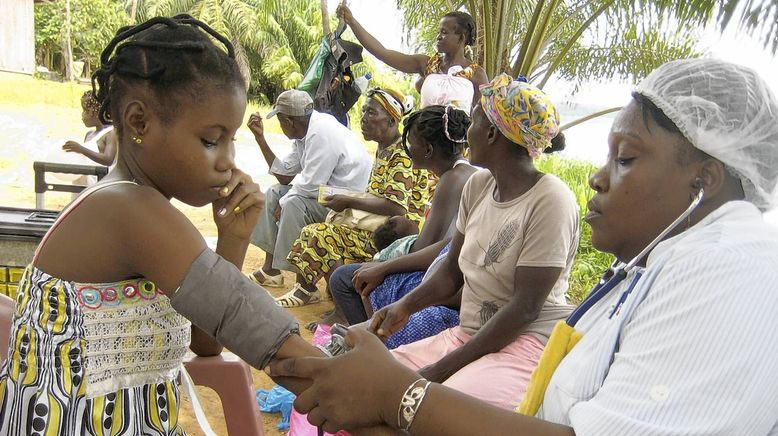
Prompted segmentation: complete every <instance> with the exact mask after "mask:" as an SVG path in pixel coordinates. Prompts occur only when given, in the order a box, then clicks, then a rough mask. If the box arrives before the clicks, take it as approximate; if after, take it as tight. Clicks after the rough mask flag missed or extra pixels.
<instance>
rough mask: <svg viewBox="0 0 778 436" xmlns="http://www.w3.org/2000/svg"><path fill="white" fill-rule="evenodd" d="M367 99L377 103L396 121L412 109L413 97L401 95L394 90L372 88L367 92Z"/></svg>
mask: <svg viewBox="0 0 778 436" xmlns="http://www.w3.org/2000/svg"><path fill="white" fill-rule="evenodd" d="M367 97H368V98H372V99H374V100H375V101H377V102H378V104H380V105H381V106H382V107H383V108H384V109H385V110H386V112H387V113H388V114H389V116H390V117H392V118H394V119H395V120H397V121H399V120H400V119H402V117H404V116H405V115H408V113H410V112H411V109H413V97H411V96H406V95H402V93H400V92H398V91H395V90H394V89H381V88H373V89H371V90H369V91H368V92H367Z"/></svg>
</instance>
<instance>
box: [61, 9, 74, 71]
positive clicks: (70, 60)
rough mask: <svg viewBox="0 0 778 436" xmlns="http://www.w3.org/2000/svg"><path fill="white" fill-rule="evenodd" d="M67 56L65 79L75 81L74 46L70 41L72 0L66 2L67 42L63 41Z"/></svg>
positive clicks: (64, 52)
mask: <svg viewBox="0 0 778 436" xmlns="http://www.w3.org/2000/svg"><path fill="white" fill-rule="evenodd" d="M63 45H64V47H63V54H64V56H65V78H66V79H67V80H68V81H72V80H73V45H72V43H71V41H70V0H65V40H64V41H63Z"/></svg>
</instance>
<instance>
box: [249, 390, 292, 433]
mask: <svg viewBox="0 0 778 436" xmlns="http://www.w3.org/2000/svg"><path fill="white" fill-rule="evenodd" d="M294 399H295V395H294V394H293V393H291V392H289V391H288V390H286V389H284V388H283V387H282V386H279V385H275V386H273V389H271V390H269V391H268V390H266V389H257V403H259V410H260V411H261V412H263V413H279V412H280V413H281V422H279V423H278V429H279V430H287V429H288V428H289V417H290V416H291V415H292V403H294Z"/></svg>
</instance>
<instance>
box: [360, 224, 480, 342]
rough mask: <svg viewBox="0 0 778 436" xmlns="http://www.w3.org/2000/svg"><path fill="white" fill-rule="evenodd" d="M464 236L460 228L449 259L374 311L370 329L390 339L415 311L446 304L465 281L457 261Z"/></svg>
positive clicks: (379, 335) (384, 338)
mask: <svg viewBox="0 0 778 436" xmlns="http://www.w3.org/2000/svg"><path fill="white" fill-rule="evenodd" d="M464 239H465V237H464V235H463V234H461V233H459V232H457V233H456V235H454V239H453V240H452V241H451V249H450V250H449V252H448V255H447V256H446V259H445V260H444V261H443V262H442V263H441V264H440V266H439V267H438V269H436V270H435V272H434V273H432V276H430V278H429V279H428V280H427V281H425V282H424V283H422V284H421V285H419V286H418V287H417V288H416V289H414V290H413V291H411V292H410V293H409V294H407V295H406V296H404V297H403V298H401V299H400V300H398V301H396V302H394V303H392V304H390V305H388V306H385V307H383V308H381V310H379V311H378V312H376V313H375V314H373V317H372V318H371V320H370V325H369V330H370V331H371V332H374V333H375V334H376V335H377V336H378V337H380V338H381V339H383V340H386V339H388V338H389V337H390V336H391V335H393V334H394V333H395V332H397V331H398V330H400V329H401V328H403V327H404V326H405V324H406V323H407V322H408V317H409V316H410V315H411V314H412V313H416V312H418V311H420V310H422V309H424V308H425V307H430V306H434V305H437V304H443V303H445V302H447V301H449V300H450V299H451V297H453V296H454V295H456V293H457V292H459V289H460V288H461V287H462V285H463V284H464V278H463V276H462V271H460V270H459V264H458V263H457V259H459V252H460V251H461V250H462V242H463V241H464Z"/></svg>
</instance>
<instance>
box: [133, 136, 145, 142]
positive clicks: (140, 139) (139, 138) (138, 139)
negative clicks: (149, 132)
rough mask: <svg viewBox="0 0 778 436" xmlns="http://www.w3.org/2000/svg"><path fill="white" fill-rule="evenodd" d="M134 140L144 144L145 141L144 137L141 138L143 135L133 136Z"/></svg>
mask: <svg viewBox="0 0 778 436" xmlns="http://www.w3.org/2000/svg"><path fill="white" fill-rule="evenodd" d="M132 140H133V141H134V142H135V143H136V144H142V143H143V138H141V137H139V136H133V137H132Z"/></svg>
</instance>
